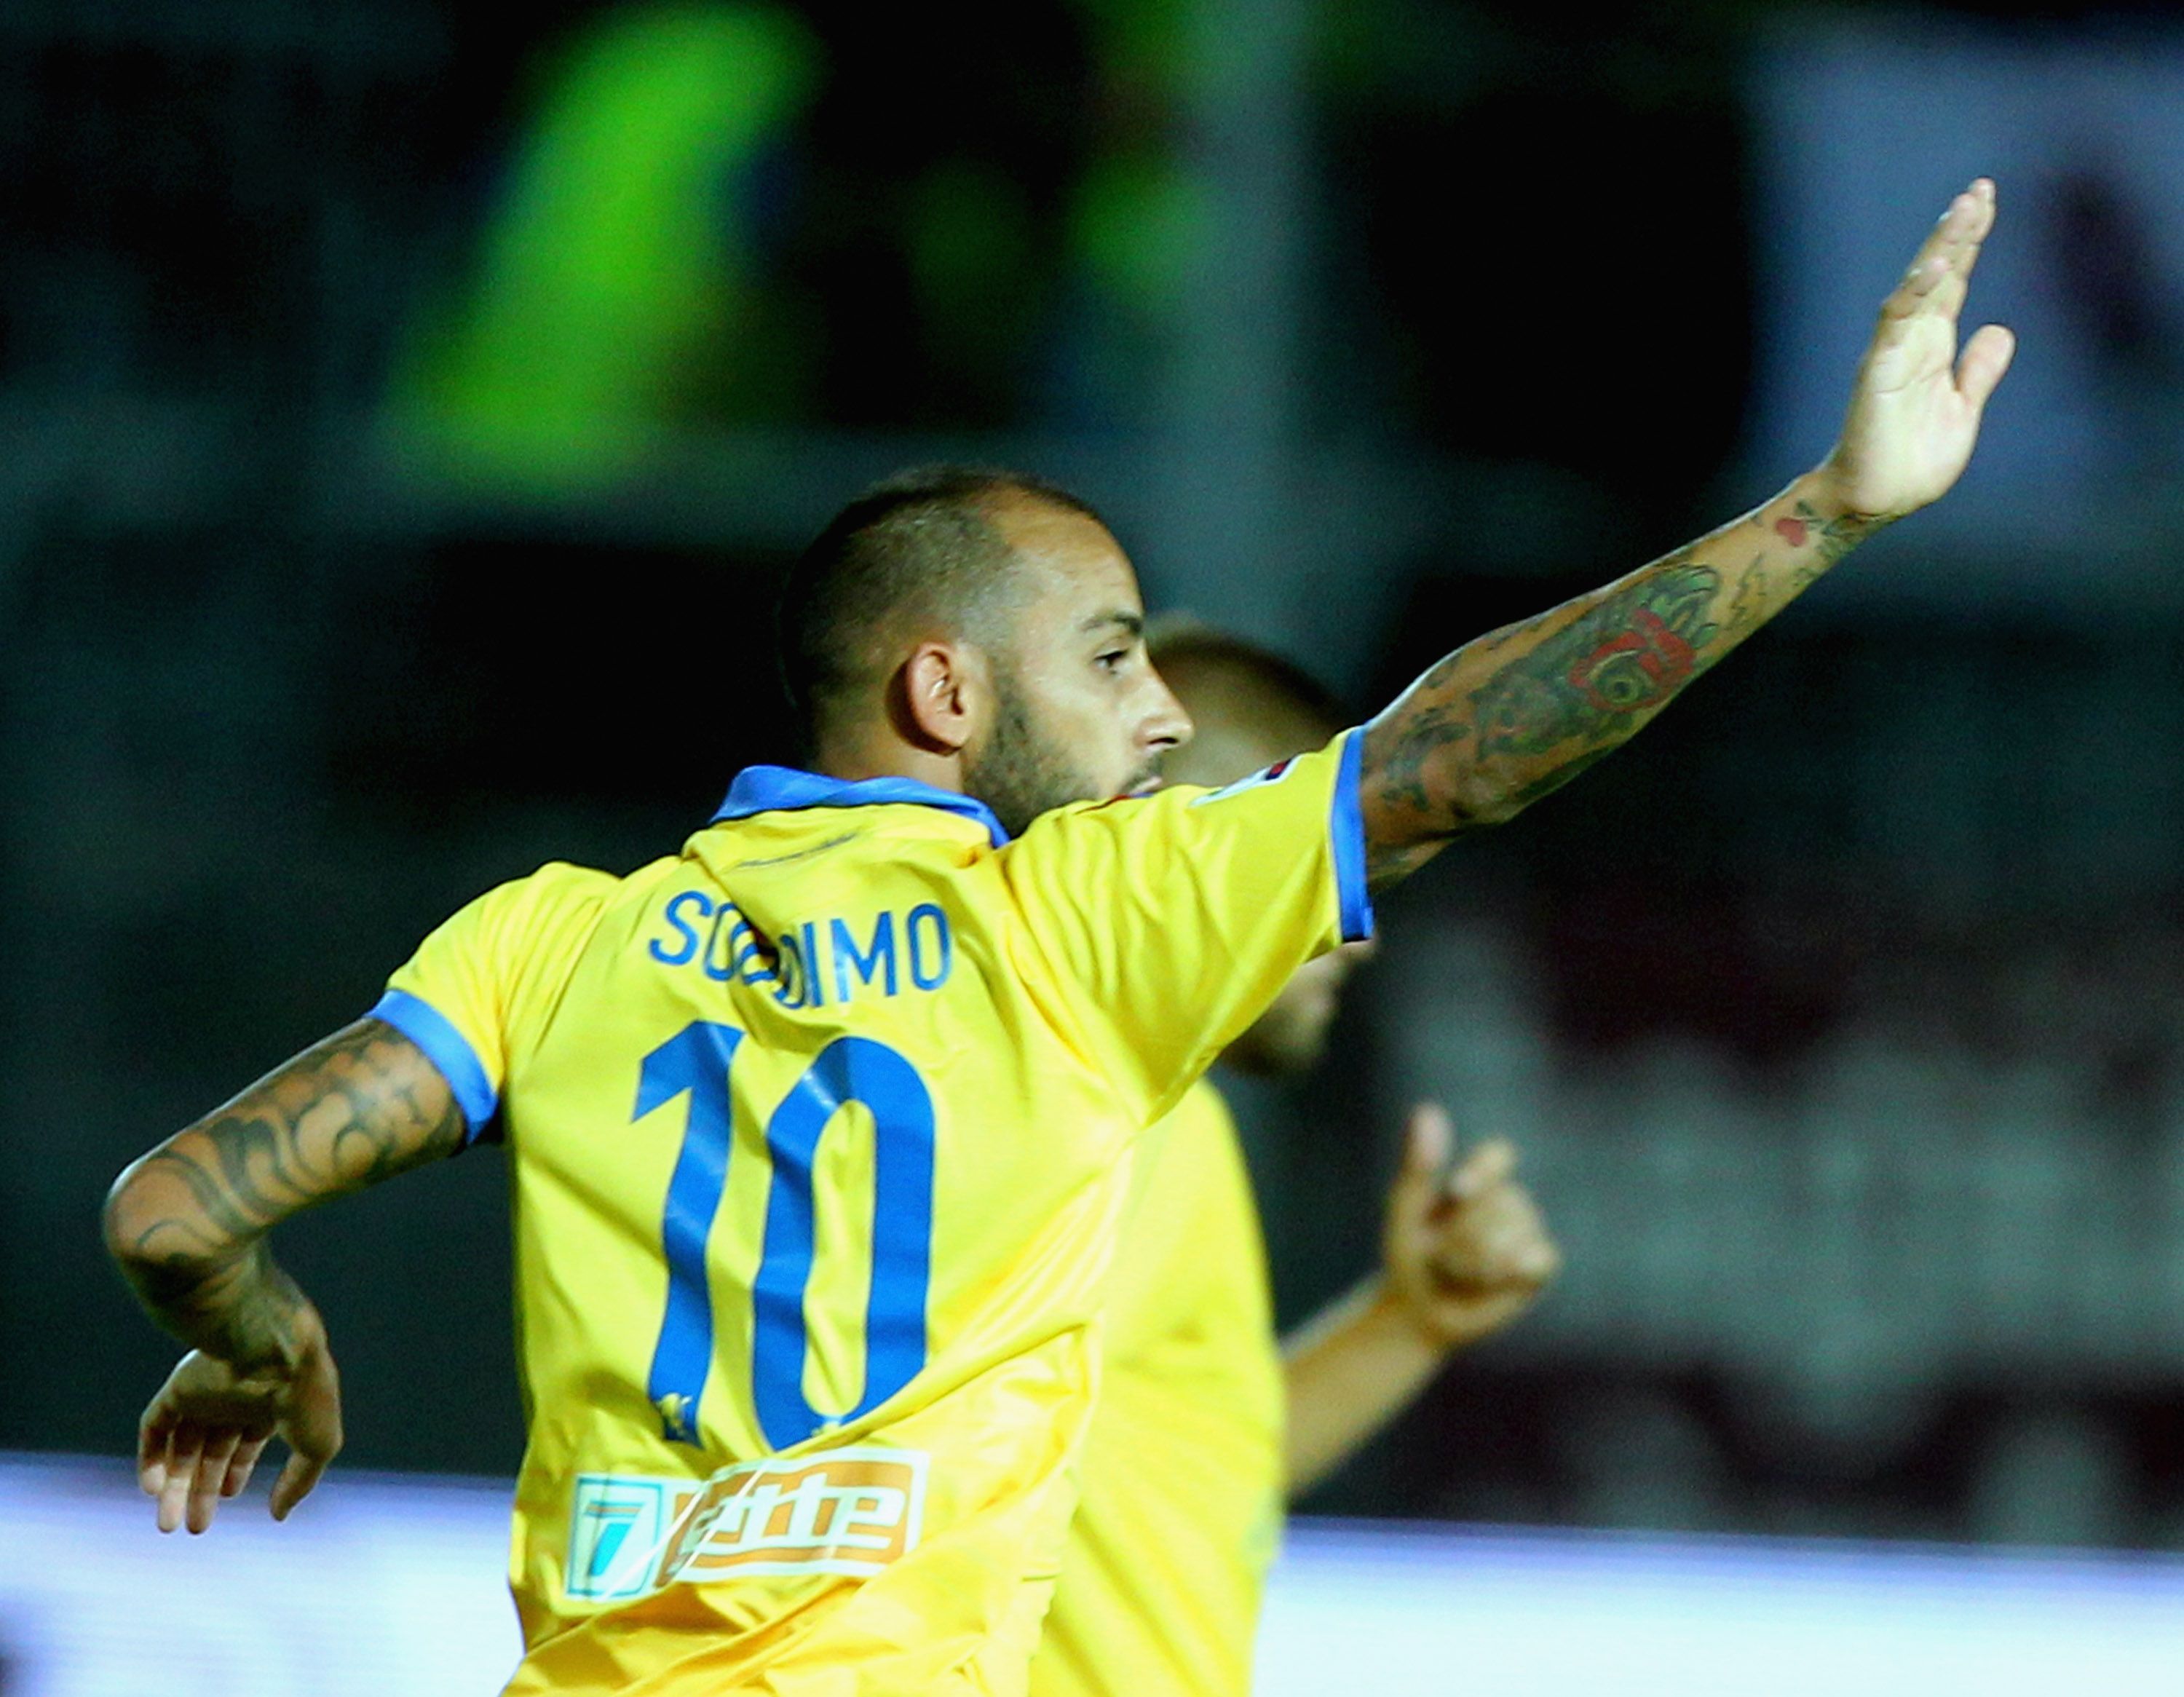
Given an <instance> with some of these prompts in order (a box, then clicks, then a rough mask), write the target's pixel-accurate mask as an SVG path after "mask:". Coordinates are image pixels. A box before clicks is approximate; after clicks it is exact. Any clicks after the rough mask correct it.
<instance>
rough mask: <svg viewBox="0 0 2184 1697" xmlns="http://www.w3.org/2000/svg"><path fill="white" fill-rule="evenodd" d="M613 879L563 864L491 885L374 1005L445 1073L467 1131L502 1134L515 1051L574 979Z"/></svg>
mask: <svg viewBox="0 0 2184 1697" xmlns="http://www.w3.org/2000/svg"><path fill="white" fill-rule="evenodd" d="M613 883H614V880H613V879H612V878H610V877H609V876H607V875H606V874H604V873H601V872H593V871H586V870H585V869H583V868H582V867H577V866H565V865H549V866H546V867H543V868H541V869H540V870H539V871H537V872H534V873H532V875H531V876H529V877H527V878H519V879H517V880H516V881H515V882H513V883H507V884H502V885H500V886H499V887H498V888H495V889H492V890H488V891H487V892H486V893H485V894H483V895H482V896H480V897H479V898H478V899H476V901H473V902H471V904H469V905H468V906H467V907H465V908H463V909H462V910H460V911H459V912H458V913H456V914H455V915H454V917H453V918H451V919H449V920H448V921H447V922H446V923H445V924H443V925H442V926H440V927H439V928H438V929H437V931H435V932H432V935H431V936H429V937H427V938H426V939H425V940H424V942H423V943H421V944H420V945H419V946H418V949H417V952H416V953H415V954H413V955H411V956H410V957H409V960H408V961H407V962H406V963H405V964H404V965H403V966H402V967H401V968H400V969H399V970H398V971H396V973H395V974H394V976H393V977H392V978H390V979H389V980H388V981H387V993H386V994H384V995H383V996H382V997H381V998H380V999H379V1000H378V1002H377V1003H376V1004H374V1005H373V1007H372V1009H371V1017H372V1018H374V1019H376V1020H381V1021H385V1022H386V1023H387V1024H388V1025H390V1026H393V1027H394V1028H395V1029H396V1030H397V1031H398V1032H401V1033H402V1034H403V1035H404V1037H406V1038H409V1041H410V1042H412V1043H415V1044H416V1045H417V1047H418V1048H419V1049H422V1050H423V1051H424V1052H425V1054H426V1058H427V1059H428V1060H431V1061H432V1064H433V1065H435V1066H436V1067H437V1068H438V1069H439V1071H440V1074H441V1076H442V1077H444V1078H445V1079H446V1080H447V1081H448V1088H450V1089H451V1090H452V1091H454V1097H455V1101H456V1104H458V1105H459V1106H460V1108H461V1109H462V1110H463V1118H464V1120H465V1122H466V1124H467V1125H468V1127H469V1135H468V1138H466V1141H468V1142H471V1143H476V1142H477V1141H478V1140H479V1139H480V1138H491V1137H493V1136H494V1135H496V1134H497V1133H496V1132H495V1131H494V1130H493V1128H494V1127H496V1125H497V1121H498V1118H499V1110H500V1099H501V1093H502V1091H503V1090H504V1088H505V1087H506V1084H507V1082H508V1075H509V1070H510V1054H511V1052H512V1050H513V1049H515V1047H516V1046H517V1044H518V1043H520V1042H521V1038H522V1037H523V1035H524V1034H525V1032H526V1030H527V1029H529V1028H530V1027H533V1026H535V1025H536V1023H537V1022H538V1021H541V1020H543V1017H544V1016H545V1015H546V1014H547V1012H549V1010H550V1009H551V1007H552V1005H553V1003H554V999H556V998H557V997H558V996H559V993H560V989H561V988H562V986H563V985H564V984H565V983H566V982H567V981H568V976H569V973H570V971H571V969H573V967H574V966H575V964H576V959H577V954H578V953H579V952H580V951H581V950H582V947H583V943H584V941H585V939H586V938H588V937H589V936H590V934H591V931H592V928H593V926H594V925H595V924H596V923H597V921H598V918H599V911H600V909H601V906H602V904H603V900H604V893H605V892H606V890H608V889H610V888H611V887H612V886H613Z"/></svg>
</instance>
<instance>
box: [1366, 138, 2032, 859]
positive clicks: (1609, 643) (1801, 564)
mask: <svg viewBox="0 0 2184 1697" xmlns="http://www.w3.org/2000/svg"><path fill="white" fill-rule="evenodd" d="M1993 223H1994V185H1993V184H1992V183H1991V182H1989V181H1986V179H1984V178H1982V179H1981V180H1980V181H1977V182H1975V183H1974V184H1973V185H1972V186H1971V187H1970V188H1969V189H1967V190H1966V191H1965V192H1964V193H1963V194H1960V195H1958V197H1957V198H1956V199H1955V200H1954V201H1953V202H1952V203H1951V204H1950V206H1949V209H1948V210H1947V212H1946V213H1944V214H1942V220H1941V221H1940V223H1939V224H1937V225H1936V226H1935V228H1934V231H1933V233H1932V234H1931V235H1930V236H1928V237H1927V239H1926V242H1925V246H1924V247H1922V248H1920V249H1919V254H1918V257H1917V258H1916V259H1914V260H1913V262H1912V264H1911V268H1910V270H1908V271H1907V272H1906V273H1905V274H1904V275H1903V281H1901V282H1899V283H1898V284H1897V287H1896V288H1895V290H1894V291H1893V292H1892V293H1891V294H1890V295H1889V297H1888V298H1887V300H1886V302H1885V303H1883V304H1882V307H1881V310H1880V325H1879V326H1878V328H1877V329H1876V330H1875V332H1874V337H1873V341H1872V342H1871V343H1870V345H1869V347H1868V348H1867V350H1866V354H1865V358H1864V362H1863V363H1862V364H1860V366H1859V368H1858V381H1857V383H1856V386H1855V387H1854V388H1853V392H1852V396H1851V404H1850V411H1849V415H1848V416H1847V419H1846V420H1845V421H1844V425H1843V432H1842V436H1841V439H1840V440H1839V441H1838V442H1836V447H1835V448H1834V451H1833V452H1832V453H1830V454H1829V456H1828V458H1827V459H1825V461H1824V462H1823V463H1822V464H1821V465H1820V466H1819V468H1818V469H1817V470H1814V471H1812V472H1809V473H1808V474H1807V475H1806V476H1802V477H1801V478H1799V479H1798V480H1797V481H1796V482H1794V483H1792V484H1791V486H1790V487H1788V488H1787V489H1786V490H1785V491H1783V492H1782V493H1781V494H1780V495H1778V496H1777V497H1775V499H1774V500H1772V501H1770V502H1769V503H1768V504H1766V505H1765V506H1763V507H1761V508H1759V509H1757V510H1756V511H1754V512H1752V513H1749V514H1747V515H1745V516H1744V517H1743V518H1741V519H1739V520H1736V522H1735V523H1733V524H1730V525H1727V526H1724V527H1723V528H1722V529H1720V530H1718V531H1714V532H1713V534H1712V535H1711V536H1708V537H1702V538H1701V539H1700V540H1699V541H1697V542H1693V543H1691V545H1690V546H1689V547H1687V548H1681V549H1679V550H1678V551H1677V552H1676V553H1674V554H1670V555H1669V556H1668V557H1667V558H1666V559H1658V560H1656V561H1654V562H1653V563H1652V565H1646V566H1641V567H1640V568H1639V569H1638V570H1636V571H1634V572H1632V573H1631V574H1630V576H1627V577H1624V578H1622V579H1620V580H1619V581H1616V582H1614V583H1611V584H1609V585H1608V586H1607V587H1606V588H1604V589H1600V590H1596V591H1595V592H1593V593H1591V594H1590V595H1582V596H1580V597H1579V598H1577V599H1575V600H1574V601H1568V602H1565V603H1564V604H1563V605H1562V606H1560V607H1557V608H1555V609H1552V611H1550V612H1547V613H1544V614H1542V615H1540V616H1539V617H1538V618H1536V619H1531V620H1526V621H1524V623H1521V624H1516V625H1511V626H1507V627H1505V628H1504V629H1502V630H1500V631H1496V632H1493V633H1492V634H1490V635H1489V636H1485V637H1480V638H1479V639H1478V640H1477V641H1476V642H1474V643H1468V644H1467V645H1466V646H1465V647H1463V648H1459V649H1457V651H1456V652H1455V653H1454V654H1451V655H1450V656H1449V657H1448V658H1447V659H1445V660H1442V661H1441V662H1440V664H1439V665H1435V667H1434V668H1433V669H1432V670H1429V671H1428V672H1427V673H1426V674H1425V676H1423V677H1421V678H1420V679H1419V680H1418V682H1416V683H1414V684H1412V686H1411V687H1410V688H1409V689H1408V690H1407V691H1406V692H1405V693H1404V694H1403V696H1402V697H1401V698H1400V699H1399V700H1397V701H1396V704H1394V705H1393V706H1391V707H1390V708H1389V709H1387V710H1386V711H1385V712H1384V713H1382V714H1381V715H1379V717H1378V718H1377V719H1375V720H1373V722H1372V724H1371V725H1369V726H1368V727H1367V729H1366V737H1365V748H1364V758H1363V789H1362V800H1363V804H1364V814H1365V831H1366V840H1367V843H1368V849H1369V854H1370V865H1371V871H1372V876H1373V881H1374V882H1375V883H1376V884H1379V885H1385V884H1389V883H1392V882H1395V881H1396V879H1398V878H1401V877H1403V876H1407V875H1408V874H1409V873H1410V872H1412V871H1415V870H1416V869H1417V868H1418V867H1419V866H1421V865H1424V863H1425V862H1426V861H1427V860H1430V859H1431V858H1432V857H1433V856H1434V854H1436V853H1438V852H1439V850H1440V849H1441V848H1442V847H1443V846H1444V845H1445V844H1446V843H1447V842H1448V841H1449V840H1450V839H1451V838H1452V837H1456V836H1457V835H1459V834H1460V833H1462V832H1464V831H1467V830H1469V829H1472V828H1474V827H1475V826H1481V825H1493V824H1498V823H1500V822H1501V821H1503V820H1506V819H1508V818H1510V817H1512V816H1513V815H1515V814H1516V813H1517V812H1518V810H1521V809H1523V808H1524V806H1526V805H1527V804H1529V803H1531V802H1533V801H1535V800H1537V799H1538V798H1540V797H1541V796H1543V795H1546V794H1547V793H1549V792H1550V791H1552V790H1554V789H1557V788H1559V787H1561V786H1562V785H1563V784H1565V783H1568V782H1569V781H1570V780H1571V779H1572V778H1574V777H1575V776H1577V775H1578V774H1579V773H1580V772H1581V771H1584V770H1585V768H1586V767H1587V766H1589V765H1591V764H1592V763H1593V762H1594V761H1595V760H1597V759H1601V758H1602V756H1603V755H1605V754H1610V753H1612V752H1613V750H1615V749H1616V748H1619V747H1620V746H1621V745H1622V744H1623V743H1625V742H1627V741H1629V740H1630V737H1633V736H1635V735H1636V734H1637V732H1639V731H1640V730H1641V729H1642V728H1643V727H1644V726H1646V724H1647V723H1648V722H1649V721H1651V720H1652V717H1653V715H1655V714H1657V713H1658V712H1659V711H1660V710H1661V709H1662V708H1663V707H1665V706H1667V705H1668V704H1669V702H1670V701H1672V700H1674V698H1675V697H1676V696H1677V695H1678V694H1680V693H1681V692H1682V690H1683V689H1684V687H1685V686H1686V685H1687V684H1689V683H1690V682H1691V680H1692V679H1694V678H1696V677H1697V676H1699V675H1700V674H1701V673H1702V672H1703V671H1705V670H1708V668H1709V667H1710V666H1712V665H1714V664H1715V663H1716V662H1717V661H1719V659H1721V658H1722V657H1723V656H1724V654H1727V653H1728V652H1729V651H1730V649H1731V648H1735V647H1736V645H1737V644H1738V643H1741V642H1742V641H1743V640H1744V638H1745V637H1748V636H1749V635H1751V634H1752V632H1753V631H1755V630H1757V629H1758V627H1759V626H1761V625H1762V624H1763V623H1765V622H1766V621H1767V620H1769V619H1770V618H1772V617H1773V616H1774V615H1775V614H1776V613H1779V612H1780V611H1781V609H1783V608H1785V607H1786V606H1787V605H1789V604H1790V603H1791V600H1793V599H1794V598H1796V597H1797V594H1798V593H1800V592H1801V591H1802V590H1803V589H1804V588H1805V587H1806V586H1807V585H1808V584H1810V583H1811V582H1812V581H1814V579H1816V578H1818V577H1819V576H1820V575H1821V574H1822V573H1823V572H1825V570H1828V568H1829V567H1830V566H1831V565H1834V564H1835V563H1836V561H1837V560H1839V559H1841V558H1842V557H1843V556H1844V555H1845V554H1848V553H1849V552H1850V550H1851V549H1852V548H1855V547H1856V546H1857V545H1858V543H1859V542H1863V541H1864V539H1865V538H1866V537H1869V536H1870V535H1872V534H1873V532H1874V531H1877V530H1879V529H1880V527H1881V526H1884V525H1886V524H1888V523H1889V522H1891V521H1892V520H1895V519H1898V518H1901V517H1903V515H1905V514H1907V513H1910V512H1914V511H1915V510H1917V509H1919V508H1920V507H1923V506H1925V505H1926V504H1928V503H1929V502H1931V501H1934V500H1936V499H1938V498H1940V497H1941V496H1942V495H1943V494H1945V493H1946V492H1947V491H1948V489H1949V487H1950V486H1951V485H1952V484H1953V483H1954V482H1955V481H1957V478H1958V476H1960V475H1961V474H1962V473H1963V470H1964V466H1965V464H1966V463H1967V462H1968V461H1969V459H1970V457H1971V450H1972V445H1973V442H1975V440H1976V439H1977V437H1978V434H1979V422H1980V414H1981V409H1982V408H1984V407H1985V406H1986V400H1987V397H1988V396H1990V395H1991V394H1992V393H1993V392H1994V387H1995V385H1996V384H1997V383H1998V382H2000V381H2002V375H2003V371H2004V370H2007V369H2008V367H2009V358H2010V354H2011V353H2012V351H2013V348H2014V343H2013V342H2012V339H2011V337H2010V334H2009V331H2006V330H2003V329H2002V328H2000V327H1999V326H1998V325H1987V326H1986V328H1985V329H1983V330H1981V331H1980V332H1979V333H1978V334H1977V335H1975V336H1974V337H1972V338H1971V339H1970V342H1968V343H1966V344H1965V347H1964V353H1963V357H1962V358H1961V359H1959V358H1958V354H1957V318H1958V313H1959V312H1960V311H1961V310H1962V309H1963V306H1964V295H1965V289H1966V285H1967V283H1968V282H1969V281H1970V276H1971V272H1972V267H1973V265H1974V264H1975V262H1976V261H1977V259H1978V258H1979V250H1980V244H1981V242H1983V241H1984V240H1985V239H1986V233H1987V231H1989V230H1990V229H1991V228H1992V225H1993Z"/></svg>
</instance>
